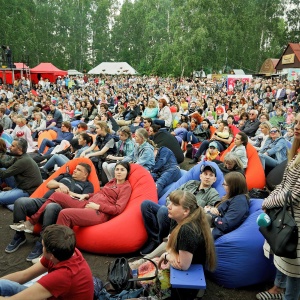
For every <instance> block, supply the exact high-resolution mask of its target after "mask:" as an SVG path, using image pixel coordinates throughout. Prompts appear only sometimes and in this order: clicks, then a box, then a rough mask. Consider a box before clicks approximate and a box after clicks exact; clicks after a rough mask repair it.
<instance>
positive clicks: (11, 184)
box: [0, 168, 16, 188]
mask: <svg viewBox="0 0 300 300" xmlns="http://www.w3.org/2000/svg"><path fill="white" fill-rule="evenodd" d="M1 170H6V169H5V168H1ZM3 182H5V183H6V184H7V185H8V186H9V187H11V188H14V187H16V180H15V177H14V176H10V177H7V178H3V179H1V178H0V184H2V183H3Z"/></svg>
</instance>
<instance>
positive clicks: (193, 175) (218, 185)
mask: <svg viewBox="0 0 300 300" xmlns="http://www.w3.org/2000/svg"><path fill="white" fill-rule="evenodd" d="M203 164H205V165H211V166H213V167H215V169H216V171H217V180H216V182H215V183H214V184H213V185H212V186H213V187H214V188H215V189H216V190H217V191H218V193H219V194H220V197H222V196H224V195H225V190H224V188H223V186H222V183H223V180H224V177H223V173H222V172H221V170H220V169H219V168H218V166H217V164H216V163H214V162H210V161H207V162H201V163H199V164H197V165H196V166H194V167H193V168H192V169H190V170H189V171H188V172H187V173H185V174H184V175H183V176H182V177H181V178H180V179H179V180H177V181H176V182H174V183H172V184H170V185H169V188H168V190H167V191H166V193H165V194H164V195H163V196H162V197H161V198H160V199H159V201H158V204H160V205H165V204H166V198H167V196H168V195H169V194H170V193H171V192H172V191H174V190H176V189H177V188H179V187H180V186H181V185H182V184H184V183H186V182H187V181H189V180H199V176H200V168H201V166H202V165H203Z"/></svg>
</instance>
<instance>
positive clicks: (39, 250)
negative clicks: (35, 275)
mask: <svg viewBox="0 0 300 300" xmlns="http://www.w3.org/2000/svg"><path fill="white" fill-rule="evenodd" d="M42 254H43V245H42V243H41V242H39V241H37V242H36V243H35V246H34V247H33V249H32V251H31V252H30V253H29V255H28V256H27V257H26V260H27V261H32V260H33V259H35V258H38V257H39V256H41V255H42Z"/></svg>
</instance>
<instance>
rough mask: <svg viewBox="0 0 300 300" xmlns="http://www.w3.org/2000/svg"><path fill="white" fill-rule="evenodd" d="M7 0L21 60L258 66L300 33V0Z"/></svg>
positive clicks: (8, 33) (4, 37) (152, 67)
mask: <svg viewBox="0 0 300 300" xmlns="http://www.w3.org/2000/svg"><path fill="white" fill-rule="evenodd" d="M118 1H119V0H101V1H100V0H40V1H37V0H28V1H25V2H24V3H22V5H20V3H19V1H18V0H11V1H4V0H0V7H1V11H2V15H3V16H5V18H2V19H0V26H1V28H4V29H5V30H1V31H0V40H1V42H2V44H5V45H10V46H11V48H12V50H13V53H14V56H15V61H22V60H24V58H26V56H27V55H29V57H30V60H29V63H30V66H31V67H33V66H35V65H37V64H38V63H40V62H42V61H51V62H52V63H54V64H55V65H57V66H58V67H59V68H61V69H69V68H76V69H78V70H83V69H89V68H90V67H92V66H94V65H95V64H98V63H100V62H102V61H126V62H128V63H130V64H131V65H133V66H134V67H135V68H136V69H137V70H138V71H140V72H141V73H146V74H151V73H153V74H158V75H170V74H171V75H174V76H180V75H185V76H186V75H190V74H191V72H192V71H194V70H200V69H201V68H202V67H203V68H206V69H213V70H223V69H225V68H226V67H228V66H231V67H234V68H242V69H244V70H246V71H247V72H256V71H257V70H258V69H259V67H260V65H261V63H262V62H263V61H264V60H265V59H266V58H268V57H274V58H275V57H279V55H280V54H281V53H282V50H283V49H284V48H285V46H286V44H287V42H297V41H299V38H300V29H299V27H300V23H299V22H300V21H299V18H298V17H297V16H298V15H299V7H300V6H299V0H264V1H261V0H247V1H244V0H181V1H178V0H173V1H172V0H135V1H132V0H125V1H124V2H123V4H122V5H120V3H119V2H118Z"/></svg>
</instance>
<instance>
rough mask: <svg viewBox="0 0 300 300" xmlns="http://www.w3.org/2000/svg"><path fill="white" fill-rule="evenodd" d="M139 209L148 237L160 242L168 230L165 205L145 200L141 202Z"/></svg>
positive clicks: (168, 224)
mask: <svg viewBox="0 0 300 300" xmlns="http://www.w3.org/2000/svg"><path fill="white" fill-rule="evenodd" d="M141 211H142V217H143V221H144V226H145V229H146V231H147V234H148V239H149V240H153V241H155V242H156V243H157V244H160V243H161V242H162V241H163V238H165V237H167V236H168V234H169V231H170V219H169V217H168V209H167V207H166V206H160V205H159V204H157V203H154V202H152V201H150V200H145V201H143V202H142V204H141Z"/></svg>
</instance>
